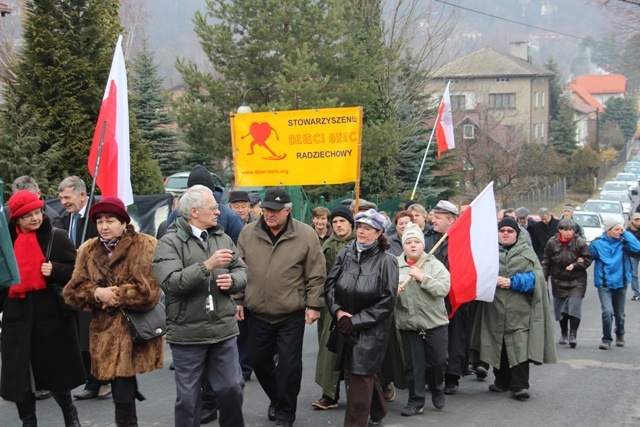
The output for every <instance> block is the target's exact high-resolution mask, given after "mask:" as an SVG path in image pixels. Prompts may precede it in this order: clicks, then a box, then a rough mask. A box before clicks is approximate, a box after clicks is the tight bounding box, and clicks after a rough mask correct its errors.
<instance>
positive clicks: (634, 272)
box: [629, 257, 640, 297]
mask: <svg viewBox="0 0 640 427" xmlns="http://www.w3.org/2000/svg"><path fill="white" fill-rule="evenodd" d="M629 261H631V289H632V290H633V296H634V297H640V286H638V261H640V260H639V259H638V258H633V257H629Z"/></svg>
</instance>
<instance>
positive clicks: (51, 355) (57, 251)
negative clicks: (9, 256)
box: [0, 214, 85, 402]
mask: <svg viewBox="0 0 640 427" xmlns="http://www.w3.org/2000/svg"><path fill="white" fill-rule="evenodd" d="M51 230H52V228H51V223H50V221H49V218H48V217H47V216H46V214H45V215H44V216H43V222H42V225H41V226H40V228H39V229H37V230H36V231H35V233H36V236H37V238H38V247H34V248H33V250H34V251H41V252H42V254H43V255H45V254H46V251H47V245H48V243H49V241H50V239H51V236H52V234H51ZM9 232H10V235H11V240H12V242H15V239H16V237H17V236H16V232H15V222H14V221H11V222H10V223H9ZM75 260H76V248H75V246H74V245H73V243H72V242H71V240H69V237H68V236H67V233H66V232H65V231H64V230H61V229H58V230H57V231H56V232H55V234H54V237H53V243H52V247H51V256H50V261H51V263H52V265H53V269H52V272H51V275H50V276H49V277H47V278H46V282H47V287H46V289H42V290H39V291H31V292H27V294H26V297H25V298H9V297H8V292H9V288H5V289H2V290H1V291H0V311H2V312H3V318H2V353H0V355H1V357H2V362H1V365H2V373H1V374H0V396H2V398H3V399H5V400H9V401H12V402H20V401H22V399H24V396H25V390H27V388H28V382H29V371H31V372H32V373H33V378H34V380H35V387H36V388H35V389H36V390H57V391H58V390H59V391H65V390H71V389H73V388H75V387H77V386H79V385H80V384H84V382H85V374H84V368H83V366H82V357H81V355H80V347H79V346H78V332H77V326H76V322H75V318H74V316H67V315H65V314H64V313H63V312H62V311H61V309H60V303H61V299H60V298H59V296H56V293H57V292H60V290H61V289H62V287H63V286H64V285H65V284H66V283H67V281H68V280H69V278H70V277H71V273H72V272H73V264H74V262H75ZM18 262H20V260H18Z"/></svg>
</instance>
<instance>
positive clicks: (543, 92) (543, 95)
mask: <svg viewBox="0 0 640 427" xmlns="http://www.w3.org/2000/svg"><path fill="white" fill-rule="evenodd" d="M542 108H544V91H543V92H542Z"/></svg>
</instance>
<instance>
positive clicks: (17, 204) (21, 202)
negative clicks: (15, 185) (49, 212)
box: [7, 190, 44, 219]
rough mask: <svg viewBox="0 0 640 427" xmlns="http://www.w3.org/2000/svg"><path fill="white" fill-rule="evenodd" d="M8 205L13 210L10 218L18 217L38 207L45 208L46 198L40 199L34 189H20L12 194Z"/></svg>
mask: <svg viewBox="0 0 640 427" xmlns="http://www.w3.org/2000/svg"><path fill="white" fill-rule="evenodd" d="M7 205H9V211H10V212H11V215H9V219H16V218H19V217H21V216H23V215H26V214H28V213H29V212H31V211H35V210H36V209H42V208H44V200H40V197H38V195H37V194H36V193H34V192H32V191H28V190H20V191H16V192H15V193H14V195H13V196H11V198H10V199H9V202H7Z"/></svg>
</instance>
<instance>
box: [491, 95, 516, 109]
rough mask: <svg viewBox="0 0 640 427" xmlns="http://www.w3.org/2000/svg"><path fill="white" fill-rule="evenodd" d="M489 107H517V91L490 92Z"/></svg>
mask: <svg viewBox="0 0 640 427" xmlns="http://www.w3.org/2000/svg"><path fill="white" fill-rule="evenodd" d="M489 108H491V109H495V110H507V109H515V108H516V94H515V93H491V94H489Z"/></svg>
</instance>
